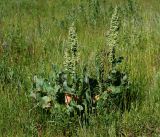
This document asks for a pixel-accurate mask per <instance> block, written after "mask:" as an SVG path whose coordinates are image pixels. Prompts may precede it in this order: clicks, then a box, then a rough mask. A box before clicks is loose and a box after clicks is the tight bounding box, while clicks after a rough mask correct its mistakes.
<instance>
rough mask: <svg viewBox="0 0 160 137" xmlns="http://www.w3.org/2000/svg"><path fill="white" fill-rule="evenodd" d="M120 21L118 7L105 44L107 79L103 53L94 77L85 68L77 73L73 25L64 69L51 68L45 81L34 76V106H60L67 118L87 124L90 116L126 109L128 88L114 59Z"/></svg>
mask: <svg viewBox="0 0 160 137" xmlns="http://www.w3.org/2000/svg"><path fill="white" fill-rule="evenodd" d="M119 28H120V21H119V16H118V8H117V7H116V8H115V11H114V13H113V16H112V20H111V26H110V30H109V35H108V37H107V40H108V41H107V44H108V46H109V52H108V53H107V55H108V56H107V60H108V62H109V72H108V76H105V74H104V69H105V68H104V64H103V63H104V60H105V58H104V56H103V52H101V53H100V54H99V55H98V58H97V60H96V62H97V63H96V64H97V66H96V69H97V72H98V77H97V79H96V78H93V77H90V76H89V73H88V70H87V67H86V66H85V67H84V68H83V70H82V71H80V70H79V71H78V60H79V50H78V49H79V44H78V40H77V39H78V38H77V34H76V29H75V26H74V24H73V25H72V26H71V27H70V29H69V38H68V42H67V44H66V47H65V52H64V63H63V64H64V69H62V70H60V69H58V68H57V66H55V65H53V75H51V76H50V77H49V78H48V79H44V78H37V76H35V77H34V80H33V88H32V93H31V96H32V97H33V98H34V99H35V100H36V102H37V106H40V107H42V109H45V110H47V111H49V112H50V113H52V112H53V109H55V110H56V108H57V107H63V108H65V109H64V113H66V114H68V115H69V116H75V115H79V116H80V117H81V120H85V121H86V122H88V119H89V115H90V114H91V113H96V111H95V110H97V111H98V113H99V112H100V113H101V112H103V113H106V112H107V113H110V112H115V111H116V110H118V109H122V110H124V108H126V106H125V105H126V104H125V101H126V102H127V99H126V96H127V94H126V93H127V91H128V89H129V82H128V77H127V74H126V73H124V72H121V71H120V70H119V69H118V65H119V64H120V63H121V62H122V60H123V57H116V52H115V51H116V47H117V46H118V33H119Z"/></svg>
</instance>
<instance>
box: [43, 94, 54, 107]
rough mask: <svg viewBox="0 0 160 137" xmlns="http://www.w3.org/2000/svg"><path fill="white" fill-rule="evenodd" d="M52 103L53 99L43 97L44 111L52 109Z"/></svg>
mask: <svg viewBox="0 0 160 137" xmlns="http://www.w3.org/2000/svg"><path fill="white" fill-rule="evenodd" d="M51 101H52V99H51V97H49V96H44V97H42V99H41V103H42V108H43V109H45V108H50V107H51Z"/></svg>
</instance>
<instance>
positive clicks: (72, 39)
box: [68, 23, 79, 74]
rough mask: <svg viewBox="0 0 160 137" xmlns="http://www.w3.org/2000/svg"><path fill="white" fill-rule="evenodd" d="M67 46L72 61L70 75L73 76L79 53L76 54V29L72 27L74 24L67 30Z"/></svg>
mask: <svg viewBox="0 0 160 137" xmlns="http://www.w3.org/2000/svg"><path fill="white" fill-rule="evenodd" d="M68 42H69V45H70V47H71V60H72V67H73V69H72V73H73V74H74V73H75V71H76V65H77V62H78V58H79V53H78V39H77V33H76V29H75V26H74V23H73V24H72V25H71V27H70V28H69V40H68Z"/></svg>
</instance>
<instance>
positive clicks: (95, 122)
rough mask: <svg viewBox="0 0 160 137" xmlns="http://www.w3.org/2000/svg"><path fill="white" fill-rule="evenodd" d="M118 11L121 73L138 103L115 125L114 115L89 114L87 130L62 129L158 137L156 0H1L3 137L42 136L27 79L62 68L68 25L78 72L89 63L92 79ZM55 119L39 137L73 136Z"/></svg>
mask: <svg viewBox="0 0 160 137" xmlns="http://www.w3.org/2000/svg"><path fill="white" fill-rule="evenodd" d="M116 5H119V7H120V11H119V14H120V19H121V26H122V28H121V29H120V34H119V43H118V44H119V46H118V49H117V53H116V54H118V55H123V56H124V57H126V58H125V61H124V62H125V63H124V65H123V66H121V69H122V70H125V69H127V70H128V73H129V78H130V79H129V81H130V83H132V92H134V93H137V95H138V96H136V97H137V102H136V103H133V104H132V108H131V110H130V111H129V112H128V111H127V112H125V113H124V114H123V116H122V117H120V118H117V116H116V115H118V116H119V114H118V113H117V114H114V115H105V116H103V117H102V116H95V115H93V116H91V123H90V126H89V127H83V128H82V127H81V126H79V128H78V130H77V131H75V130H74V129H75V128H74V126H75V125H74V124H75V123H74V122H73V125H72V126H70V127H68V128H67V130H69V129H71V131H72V132H73V133H72V135H73V136H111V137H114V136H126V137H129V136H148V137H150V136H153V137H158V136H159V135H160V121H159V118H160V99H159V98H160V91H159V87H160V85H159V80H160V75H159V72H160V68H159V65H160V55H159V53H160V48H159V47H160V42H159V37H160V32H159V29H160V18H159V16H160V13H159V12H160V10H159V9H160V7H159V5H160V2H159V1H158V0H157V1H156V0H150V1H149V0H148V1H147V0H138V1H136V2H135V1H133V0H121V1H119V0H108V1H105V0H104V1H98V0H84V1H80V0H71V1H69V0H68V1H67V0H61V1H60V0H46V1H43V0H39V1H31V0H10V1H8V0H1V1H0V96H1V99H0V136H2V137H6V136H7V137H16V136H17V137H23V136H24V137H28V136H38V134H40V132H39V131H41V127H40V126H39V125H38V124H39V123H38V122H39V121H42V123H43V121H46V119H48V118H47V117H45V114H43V112H40V111H39V110H37V111H34V110H35V109H34V106H33V104H32V103H31V102H32V101H31V100H30V98H29V91H30V87H31V83H32V77H33V76H34V75H36V74H41V75H42V76H46V77H47V76H48V75H49V74H50V72H51V70H52V67H51V64H59V65H60V67H63V56H64V52H65V45H66V44H67V35H68V28H69V26H70V25H71V23H72V22H75V26H76V28H77V33H78V36H79V38H78V41H79V45H80V46H79V50H80V55H81V56H80V57H79V58H80V59H79V65H80V66H83V64H87V65H88V66H89V67H88V68H89V73H90V75H94V74H95V73H94V71H95V69H94V68H95V62H94V59H95V57H96V53H97V50H101V49H104V48H106V45H105V43H106V41H105V35H106V31H107V30H109V27H110V26H109V23H110V20H111V15H112V13H113V11H114V7H116ZM106 50H108V49H106ZM105 65H106V68H107V64H105ZM126 66H127V68H126ZM115 117H116V118H117V119H115ZM51 119H52V118H51ZM53 119H54V118H53ZM75 119H76V118H75ZM75 119H73V121H74V120H75ZM56 120H57V121H56V122H53V121H49V122H47V123H45V130H42V131H41V132H42V133H41V134H42V136H44V137H45V136H46V137H49V136H64V134H66V136H69V135H70V133H69V131H65V133H63V131H64V128H65V127H67V126H68V122H70V119H69V120H68V119H67V118H66V116H65V115H60V116H59V115H58V114H57V116H56ZM71 121H72V120H71ZM76 122H77V123H78V121H76ZM53 123H54V124H53ZM108 123H109V124H108ZM77 125H78V124H77ZM106 131H107V132H106ZM117 131H118V132H117ZM39 136H40V135H39Z"/></svg>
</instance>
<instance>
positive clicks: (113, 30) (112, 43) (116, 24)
mask: <svg viewBox="0 0 160 137" xmlns="http://www.w3.org/2000/svg"><path fill="white" fill-rule="evenodd" d="M119 28H120V20H119V16H118V7H116V8H115V10H114V13H113V15H112V19H111V24H110V30H109V34H108V46H109V62H110V63H111V64H112V67H113V65H114V64H113V61H114V59H115V48H116V46H117V45H118V34H119Z"/></svg>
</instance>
